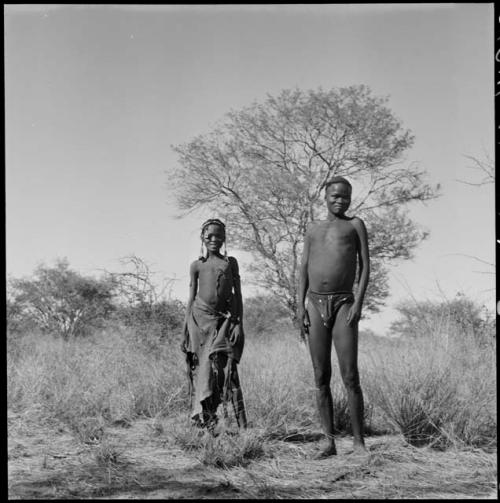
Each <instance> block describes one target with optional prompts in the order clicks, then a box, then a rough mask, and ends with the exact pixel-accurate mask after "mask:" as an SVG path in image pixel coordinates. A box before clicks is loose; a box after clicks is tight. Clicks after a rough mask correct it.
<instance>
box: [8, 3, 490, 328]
mask: <svg viewBox="0 0 500 503" xmlns="http://www.w3.org/2000/svg"><path fill="white" fill-rule="evenodd" d="M4 19H5V131H6V139H5V144H6V243H7V244H6V258H7V274H8V275H11V276H15V277H19V276H22V275H29V274H31V273H32V272H33V270H34V268H35V267H36V265H37V264H39V263H41V262H45V263H47V264H51V263H53V261H54V259H55V258H56V257H67V258H68V260H69V262H70V265H71V266H72V267H73V268H74V269H76V270H78V271H80V272H81V273H83V274H97V273H98V271H99V270H100V269H104V268H105V269H108V270H119V269H120V264H119V259H120V258H121V257H123V256H126V255H129V254H136V255H137V256H139V257H141V258H142V259H143V260H145V261H146V262H148V263H150V264H152V268H153V269H154V270H155V271H158V277H159V278H160V277H169V278H175V279H176V281H175V282H174V283H173V287H172V290H171V294H172V296H174V297H177V298H180V299H182V300H186V298H187V294H188V281H189V280H188V269H189V264H190V262H191V261H192V260H194V259H195V258H196V257H197V255H198V253H199V226H200V224H201V222H202V220H204V219H205V218H206V217H207V215H200V214H198V215H197V214H193V215H190V216H188V217H185V218H181V219H176V218H175V215H176V214H178V211H177V209H176V207H175V205H174V202H173V201H172V200H171V196H170V195H169V193H168V191H167V189H166V186H167V184H168V176H167V174H166V171H167V170H168V169H171V168H175V166H176V164H177V157H176V155H175V154H174V152H173V151H172V149H171V146H172V145H177V144H180V143H184V142H186V141H189V140H190V139H192V138H193V137H194V136H195V135H198V134H203V133H206V132H209V131H210V130H211V128H212V127H213V126H214V125H215V124H216V123H217V122H218V121H219V120H221V119H222V118H223V116H224V114H225V113H227V112H228V111H229V110H231V109H239V108H242V107H244V106H246V105H249V104H250V103H251V102H253V101H254V100H257V101H259V100H262V99H264V98H265V96H266V93H270V94H277V93H279V92H280V91H281V90H282V89H285V88H293V87H299V88H301V89H316V88H318V87H320V86H321V87H323V88H324V89H328V88H331V87H339V86H348V85H356V84H366V85H368V86H369V87H370V88H371V89H372V90H373V92H374V94H377V95H384V96H389V98H390V99H389V107H390V108H391V109H392V110H393V112H394V114H395V115H396V116H397V117H399V118H400V119H401V120H402V122H403V125H404V127H406V128H409V129H411V130H412V132H413V133H414V135H415V137H416V141H415V145H414V147H413V148H412V149H411V150H410V151H408V152H407V155H406V157H407V159H408V161H409V162H417V163H418V164H419V165H420V167H422V168H423V169H425V170H426V171H427V172H428V173H429V180H430V181H431V182H433V183H438V182H439V183H441V185H442V197H441V198H439V199H438V200H435V201H431V202H428V203H427V204H426V205H423V204H417V205H414V206H413V207H412V215H413V217H414V218H415V219H416V220H417V222H419V223H420V224H421V225H423V226H424V227H426V228H427V229H428V230H429V231H430V237H429V238H428V240H427V241H426V242H424V243H422V244H421V245H420V246H419V248H418V249H417V250H416V254H415V259H414V260H413V261H411V262H400V263H399V264H397V265H396V266H394V267H393V268H392V269H391V273H390V284H391V291H392V295H391V297H390V298H389V300H388V305H387V309H385V310H384V312H382V313H380V314H379V315H372V316H371V317H370V318H369V319H366V320H363V321H362V324H364V326H365V327H370V328H373V329H374V330H375V331H376V332H378V333H380V334H384V333H385V332H386V329H387V326H388V324H389V323H390V321H391V320H392V319H394V315H395V311H394V309H393V306H394V304H395V303H396V302H398V301H399V300H401V299H402V298H405V297H408V296H410V295H412V296H413V297H415V298H417V299H428V298H429V299H431V298H432V299H433V298H439V297H442V295H446V296H448V297H453V296H454V295H455V293H456V292H458V291H463V292H465V293H467V294H468V295H469V296H470V297H471V298H473V299H474V300H476V301H478V302H481V303H483V302H484V303H486V304H487V305H488V307H489V308H490V309H491V310H493V309H494V300H495V294H494V290H493V289H494V286H495V283H494V278H495V276H494V275H493V274H491V272H492V270H493V269H492V267H488V266H487V265H486V264H483V263H482V262H480V261H478V260H474V259H472V258H470V257H467V256H465V255H470V256H475V257H477V258H479V259H481V260H483V261H485V262H489V263H494V261H495V228H494V223H495V214H494V186H493V184H490V185H487V186H482V187H474V186H470V185H466V184H462V183H460V182H458V181H457V179H465V180H470V181H477V180H478V179H479V178H480V174H479V173H477V172H476V171H474V170H472V169H469V168H468V166H470V165H471V161H470V160H469V159H467V158H466V157H465V155H473V156H476V157H482V156H484V154H485V153H486V154H489V155H490V156H491V158H493V156H494V127H495V124H494V96H493V95H494V74H493V64H494V49H493V3H483V4H477V3H470V4H451V3H448V4H446V3H444V4H421V3H416V4H377V5H369V4H366V5H357V4H345V5H335V4H332V5H315V6H314V5H308V6H305V5H283V4H279V5H275V6H273V5H247V6H240V5H234V6H221V5H219V6H212V5H206V6H190V5H179V6H154V5H151V6H127V5H115V6H102V5H79V6H64V5H59V6H58V5H46V6H44V5H4ZM228 224H229V225H230V223H228ZM229 231H230V228H229ZM228 249H229V252H230V253H231V254H233V255H235V256H236V257H238V258H239V259H240V262H242V266H244V264H245V261H247V260H248V259H249V256H248V254H243V253H240V252H239V251H238V250H235V249H234V248H232V247H231V242H230V236H229V240H228ZM242 279H243V294H244V295H245V294H246V295H247V296H248V295H250V294H252V291H250V289H247V290H246V291H245V273H244V272H243V274H242Z"/></svg>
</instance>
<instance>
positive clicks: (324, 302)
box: [307, 290, 354, 328]
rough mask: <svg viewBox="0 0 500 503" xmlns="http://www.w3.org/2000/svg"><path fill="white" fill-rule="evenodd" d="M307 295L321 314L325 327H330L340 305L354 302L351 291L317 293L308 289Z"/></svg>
mask: <svg viewBox="0 0 500 503" xmlns="http://www.w3.org/2000/svg"><path fill="white" fill-rule="evenodd" d="M307 296H308V298H309V301H310V302H311V304H312V305H313V306H314V307H315V308H316V310H317V311H318V313H319V315H320V316H321V319H322V320H323V325H325V327H327V328H332V326H333V323H334V321H335V316H336V315H337V312H338V310H339V309H340V306H342V305H343V304H345V303H352V302H354V294H353V293H352V292H326V293H317V292H312V291H310V290H309V292H308V294H307Z"/></svg>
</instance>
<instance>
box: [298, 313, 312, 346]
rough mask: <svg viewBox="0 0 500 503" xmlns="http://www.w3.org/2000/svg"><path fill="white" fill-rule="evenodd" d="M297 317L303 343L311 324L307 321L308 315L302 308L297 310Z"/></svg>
mask: <svg viewBox="0 0 500 503" xmlns="http://www.w3.org/2000/svg"><path fill="white" fill-rule="evenodd" d="M297 317H298V319H299V324H300V338H301V340H302V341H304V342H305V340H306V334H308V333H309V327H310V326H311V322H310V320H309V313H308V312H307V311H306V309H304V308H303V307H302V308H299V309H298V311H297Z"/></svg>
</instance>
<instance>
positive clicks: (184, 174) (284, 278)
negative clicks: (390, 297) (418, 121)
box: [169, 85, 438, 315]
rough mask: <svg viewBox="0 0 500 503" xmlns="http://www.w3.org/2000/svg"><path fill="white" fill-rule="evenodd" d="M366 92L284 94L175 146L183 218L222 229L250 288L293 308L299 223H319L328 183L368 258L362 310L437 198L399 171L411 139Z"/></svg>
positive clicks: (383, 285) (420, 177)
mask: <svg viewBox="0 0 500 503" xmlns="http://www.w3.org/2000/svg"><path fill="white" fill-rule="evenodd" d="M387 101H388V98H385V97H377V96H374V95H373V94H372V92H371V90H370V89H369V88H368V87H367V86H363V85H361V86H351V87H345V88H333V89H330V90H323V89H318V90H309V91H302V90H299V89H295V90H283V91H282V92H281V93H279V94H278V95H277V96H271V95H268V96H267V98H266V99H265V100H264V101H263V102H262V103H257V102H255V103H253V104H252V105H250V106H248V107H245V108H243V109H242V110H239V111H230V112H229V113H228V114H227V115H226V116H225V119H224V120H223V121H222V122H221V123H220V124H219V125H218V126H217V127H215V128H214V129H213V130H212V131H210V132H209V133H207V134H205V135H200V136H197V137H195V138H193V139H192V140H191V141H188V142H187V143H185V144H182V145H178V146H174V147H173V149H174V151H175V152H176V153H177V154H178V159H179V166H178V167H176V169H174V170H172V171H171V172H170V173H169V181H170V186H171V188H172V191H173V194H174V196H175V198H176V200H177V203H178V205H179V208H180V209H181V211H183V212H186V213H187V212H189V211H191V210H194V209H199V208H203V209H204V210H206V211H207V212H210V215H213V214H215V215H219V216H220V217H222V218H224V219H225V220H226V225H227V237H228V242H229V243H230V244H231V245H233V246H235V247H237V248H239V249H242V250H245V251H249V252H252V254H253V257H254V261H253V264H252V265H251V266H250V269H251V272H252V278H253V280H252V281H253V282H255V284H257V285H260V286H263V287H265V288H266V289H267V290H268V291H270V292H272V293H274V294H275V295H277V296H278V297H279V298H281V299H282V300H283V301H284V302H285V303H286V305H287V306H288V308H289V309H290V311H291V313H292V315H294V314H295V312H296V307H297V286H298V276H297V270H298V265H299V262H300V255H301V247H302V244H303V239H304V234H305V231H306V226H307V224H308V223H309V222H310V221H312V220H315V219H320V218H324V215H326V209H325V205H324V194H323V188H324V185H325V183H326V182H327V181H328V180H329V179H330V178H331V177H332V176H333V175H342V176H344V177H346V178H347V179H349V180H350V181H351V183H352V184H353V189H354V192H353V198H352V204H351V208H350V210H349V211H348V214H351V215H357V216H360V217H361V218H363V220H364V221H365V224H366V227H367V230H368V235H369V245H370V255H371V258H372V274H371V281H370V285H369V288H368V292H367V296H366V306H367V308H368V309H371V310H377V309H378V307H379V306H380V305H381V303H383V300H384V298H385V297H386V296H387V294H388V291H387V288H388V287H387V269H386V265H387V263H388V261H391V260H394V259H400V258H403V259H408V258H410V257H411V256H412V251H413V249H414V248H415V246H416V245H417V244H418V243H419V242H420V241H421V240H422V239H424V238H425V237H426V235H427V233H426V232H425V230H423V229H421V228H420V227H419V226H418V225H416V224H415V223H414V222H413V221H412V220H411V219H410V218H409V217H408V213H407V208H406V206H407V204H408V203H410V202H411V201H425V200H428V199H431V198H433V197H435V196H436V195H437V190H438V187H431V185H429V184H428V183H426V181H425V172H424V171H423V170H421V169H419V168H418V166H416V165H415V164H406V163H405V162H404V160H403V153H404V152H405V151H406V150H407V149H409V148H410V147H411V146H412V144H413V141H414V138H413V136H412V134H411V132H410V131H409V130H406V129H404V128H403V127H402V124H401V122H400V121H399V120H398V119H397V118H396V117H395V116H394V115H393V113H392V112H391V110H390V109H389V108H388V107H387V105H386V104H387Z"/></svg>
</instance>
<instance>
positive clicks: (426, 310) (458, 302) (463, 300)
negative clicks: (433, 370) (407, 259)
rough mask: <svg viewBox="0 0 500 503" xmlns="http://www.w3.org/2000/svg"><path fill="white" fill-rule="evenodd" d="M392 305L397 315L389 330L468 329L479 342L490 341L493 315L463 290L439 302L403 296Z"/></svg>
mask: <svg viewBox="0 0 500 503" xmlns="http://www.w3.org/2000/svg"><path fill="white" fill-rule="evenodd" d="M396 309H397V310H398V311H399V313H400V318H399V319H398V320H396V321H395V322H393V323H392V325H391V331H392V332H393V333H394V334H397V335H403V336H407V337H421V336H424V335H425V334H429V333H434V334H435V333H441V334H443V333H446V334H455V333H457V334H464V333H469V334H471V335H472V336H473V337H474V338H476V339H477V341H478V343H480V344H488V343H491V341H492V339H493V338H494V337H495V321H494V319H493V317H492V316H491V315H490V314H489V313H488V312H487V311H486V309H485V308H484V307H481V306H478V305H477V304H476V303H475V302H474V301H472V300H471V299H469V298H467V297H466V296H465V295H464V294H463V293H458V294H457V295H456V296H455V298H453V299H452V300H443V301H441V302H432V301H408V300H405V301H403V302H400V303H399V305H397V306H396Z"/></svg>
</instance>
